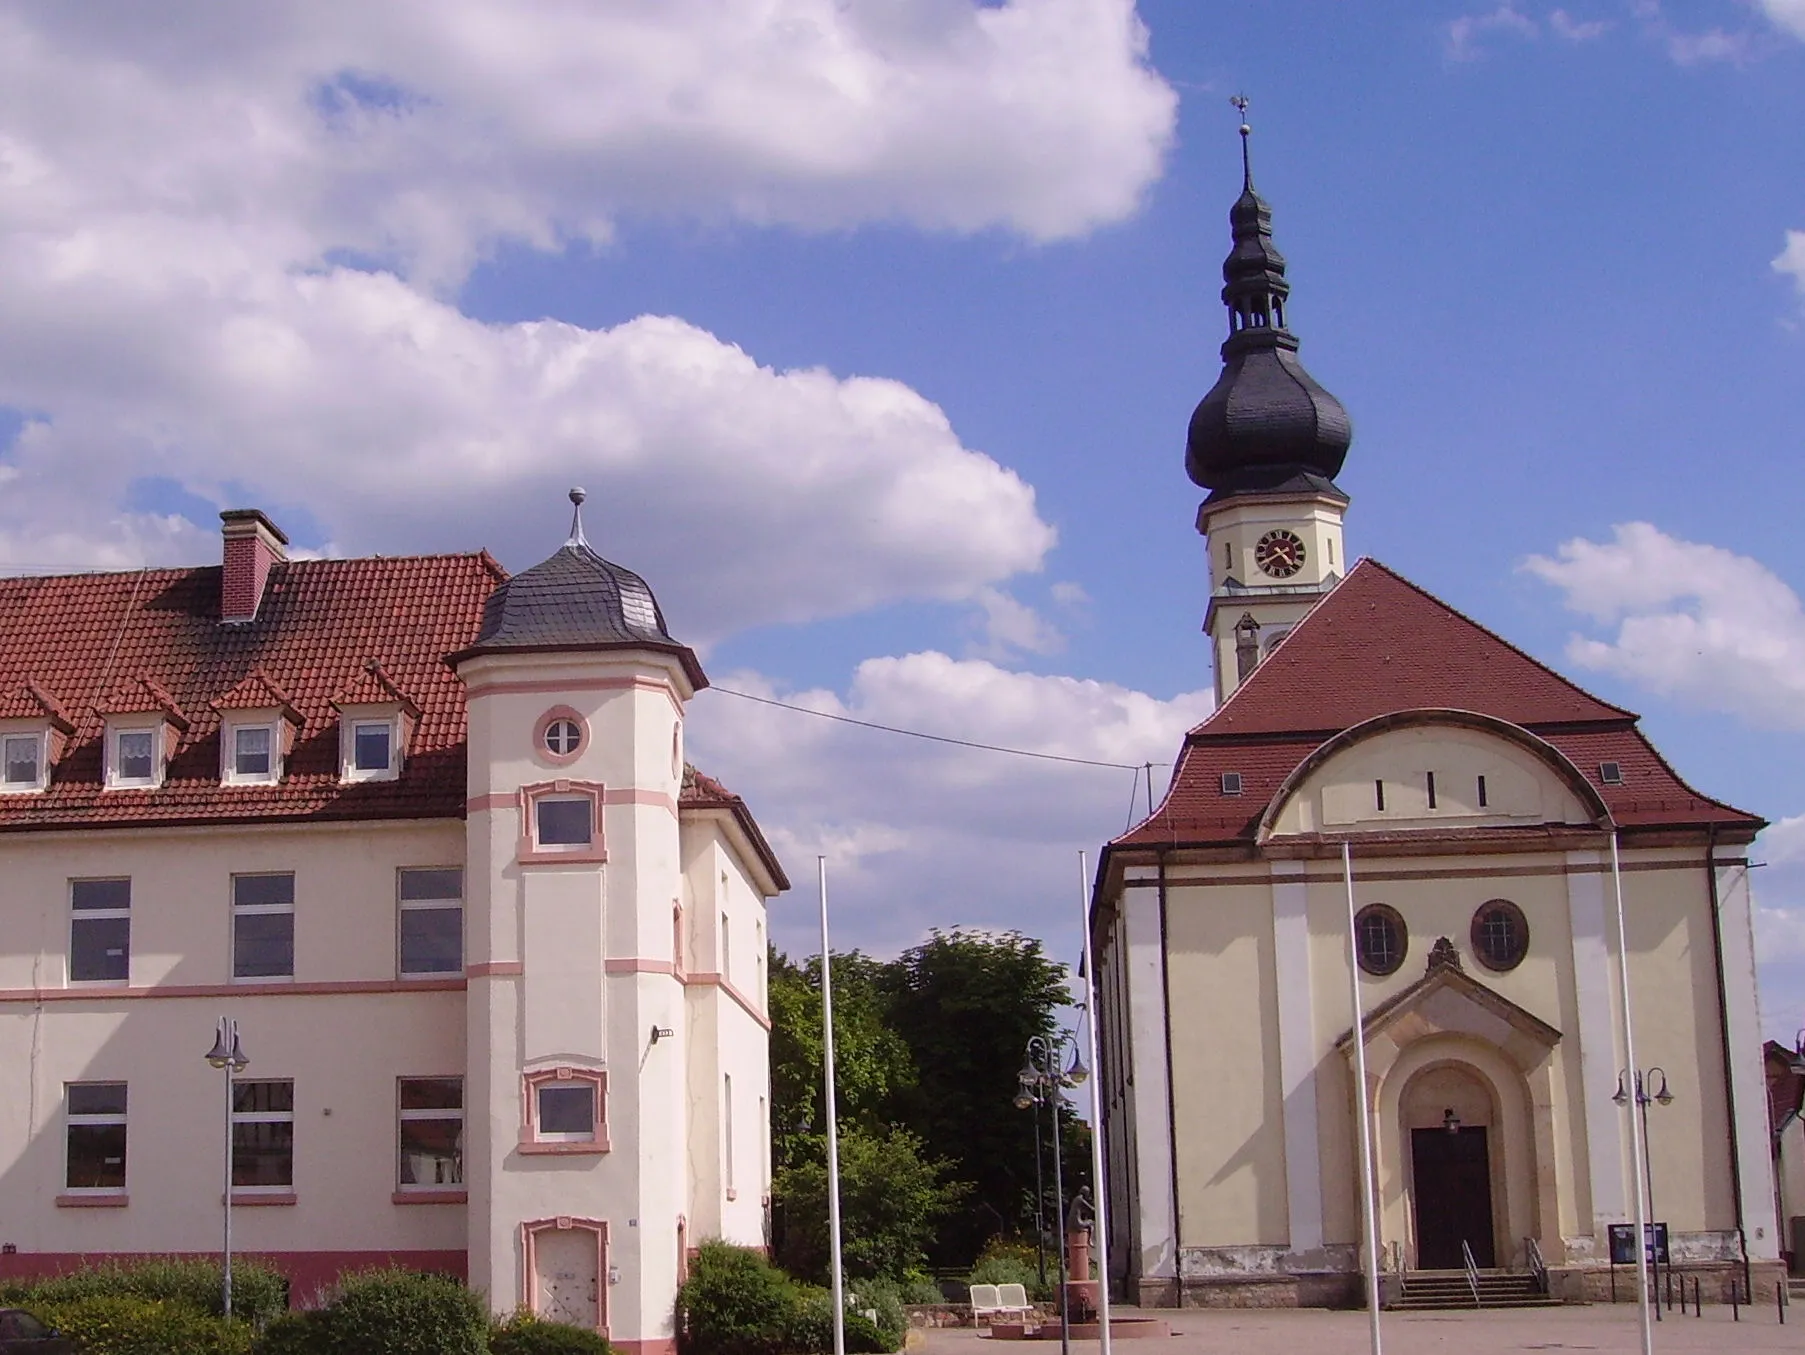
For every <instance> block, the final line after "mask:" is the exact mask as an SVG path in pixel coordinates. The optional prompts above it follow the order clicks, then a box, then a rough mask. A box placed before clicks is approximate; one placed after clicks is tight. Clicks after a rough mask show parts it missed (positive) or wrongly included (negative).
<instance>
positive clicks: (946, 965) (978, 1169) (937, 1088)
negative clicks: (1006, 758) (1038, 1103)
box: [835, 929, 1090, 1265]
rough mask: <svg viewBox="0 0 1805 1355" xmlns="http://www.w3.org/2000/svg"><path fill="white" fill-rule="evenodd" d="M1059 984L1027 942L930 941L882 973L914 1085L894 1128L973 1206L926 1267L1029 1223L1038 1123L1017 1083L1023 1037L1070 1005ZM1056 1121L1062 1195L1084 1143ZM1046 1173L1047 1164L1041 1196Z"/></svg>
mask: <svg viewBox="0 0 1805 1355" xmlns="http://www.w3.org/2000/svg"><path fill="white" fill-rule="evenodd" d="M1065 977H1066V970H1065V966H1064V965H1062V964H1060V963H1058V962H1057V961H1055V960H1051V959H1048V958H1047V956H1046V954H1045V952H1044V951H1043V950H1042V949H1041V944H1040V942H1039V941H1037V940H1034V939H1033V938H1031V937H1026V936H1023V935H1021V934H1020V933H1019V932H1008V933H1003V934H996V933H990V932H971V931H964V930H959V929H955V930H953V931H950V932H941V931H938V930H937V931H935V932H933V933H932V934H931V936H930V937H929V939H928V940H927V941H926V942H924V943H922V944H921V945H919V946H916V947H914V948H913V949H911V950H908V951H905V952H904V953H903V954H902V956H901V957H899V958H898V959H897V960H896V961H895V962H894V963H892V964H889V965H886V966H884V968H883V973H882V975H881V980H880V981H881V984H882V987H883V990H884V994H885V996H886V997H887V998H888V1003H887V1006H888V1017H889V1022H890V1025H891V1028H892V1029H893V1030H894V1031H895V1032H896V1033H897V1034H898V1035H899V1036H900V1037H901V1038H902V1040H903V1042H904V1043H905V1044H906V1045H907V1046H908V1049H909V1051H910V1053H911V1054H912V1055H913V1058H914V1063H915V1068H916V1078H915V1081H914V1084H913V1085H912V1086H910V1087H907V1088H903V1089H901V1090H900V1091H899V1093H898V1095H897V1097H896V1100H895V1106H896V1110H897V1112H898V1113H899V1121H900V1123H902V1124H904V1125H906V1126H907V1127H908V1128H909V1129H911V1130H913V1131H914V1133H915V1134H916V1135H917V1136H919V1138H920V1140H921V1142H922V1144H923V1146H924V1151H925V1152H926V1153H928V1154H929V1155H930V1156H933V1157H943V1158H947V1159H950V1160H952V1161H954V1162H956V1163H957V1164H958V1168H957V1170H958V1175H959V1176H960V1178H962V1179H964V1180H968V1181H970V1182H972V1187H973V1188H972V1194H971V1204H972V1206H974V1207H971V1208H967V1209H965V1210H963V1211H962V1212H961V1213H960V1214H959V1215H958V1216H956V1217H953V1218H949V1219H948V1220H946V1222H945V1223H944V1224H943V1226H942V1227H941V1229H940V1230H939V1232H938V1235H937V1238H936V1243H935V1245H934V1247H933V1248H932V1249H931V1255H932V1258H933V1260H934V1262H935V1263H936V1264H939V1265H966V1264H969V1263H970V1262H971V1261H972V1260H973V1259H974V1258H975V1257H976V1256H977V1255H978V1253H979V1252H980V1251H981V1250H982V1249H983V1246H984V1243H985V1242H986V1241H987V1240H988V1239H989V1238H990V1237H991V1236H992V1235H994V1234H996V1233H998V1232H1015V1231H1018V1230H1020V1229H1021V1228H1022V1226H1023V1224H1024V1223H1025V1222H1027V1221H1028V1220H1031V1218H1032V1214H1033V1206H1032V1201H1033V1195H1034V1133H1035V1124H1036V1117H1035V1115H1034V1114H1033V1113H1032V1112H1029V1111H1021V1110H1017V1109H1016V1108H1015V1104H1014V1100H1015V1094H1016V1090H1017V1082H1016V1078H1017V1075H1018V1074H1019V1072H1020V1071H1021V1066H1022V1059H1023V1054H1024V1051H1025V1050H1026V1048H1027V1045H1028V1041H1029V1039H1030V1038H1031V1037H1033V1036H1035V1035H1051V1034H1052V1033H1053V1031H1054V1029H1055V1022H1054V1017H1055V1013H1056V1012H1057V1011H1058V1010H1059V1008H1061V1007H1063V1006H1064V1005H1065V1004H1066V1002H1067V1001H1068V999H1069V994H1068V992H1067V989H1066V982H1065ZM835 1006H836V1009H837V1007H838V1003H837V1002H836V1004H835ZM1060 1115H1061V1118H1060V1137H1061V1141H1062V1146H1063V1147H1064V1149H1065V1151H1064V1153H1062V1155H1061V1157H1062V1165H1064V1164H1067V1163H1069V1164H1070V1165H1071V1166H1072V1167H1074V1168H1077V1169H1078V1172H1074V1173H1069V1174H1068V1175H1067V1178H1066V1189H1067V1195H1068V1197H1069V1196H1070V1195H1071V1194H1072V1193H1074V1192H1075V1191H1076V1190H1077V1188H1078V1186H1079V1185H1080V1184H1082V1183H1083V1181H1085V1180H1087V1179H1088V1178H1089V1175H1090V1173H1089V1170H1088V1169H1087V1168H1085V1167H1083V1165H1082V1163H1083V1158H1082V1157H1080V1156H1079V1153H1080V1152H1081V1151H1082V1150H1083V1148H1084V1147H1085V1146H1086V1145H1088V1143H1089V1139H1088V1136H1087V1134H1086V1131H1085V1126H1084V1125H1083V1124H1082V1122H1080V1121H1079V1120H1078V1119H1077V1117H1076V1116H1075V1115H1074V1114H1073V1113H1072V1112H1071V1111H1070V1110H1069V1109H1062V1110H1061V1112H1060ZM1043 1132H1045V1131H1044V1129H1043ZM1048 1151H1049V1153H1050V1142H1049V1146H1048ZM1080 1173H1081V1174H1080ZM1052 1175H1053V1172H1052V1161H1051V1157H1050V1156H1049V1157H1048V1159H1047V1162H1046V1189H1047V1191H1048V1197H1049V1199H1050V1198H1051V1191H1052ZM1024 1206H1025V1207H1026V1214H1027V1216H1028V1219H1026V1220H1025V1219H1024V1217H1023V1214H1024ZM1030 1226H1031V1225H1030ZM1048 1226H1049V1227H1051V1226H1052V1224H1051V1221H1050V1219H1049V1223H1048Z"/></svg>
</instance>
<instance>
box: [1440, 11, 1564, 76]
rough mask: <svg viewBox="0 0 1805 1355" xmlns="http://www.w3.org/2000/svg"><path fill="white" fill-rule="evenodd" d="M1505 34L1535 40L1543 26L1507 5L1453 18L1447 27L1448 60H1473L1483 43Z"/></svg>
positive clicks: (1478, 53) (1477, 55)
mask: <svg viewBox="0 0 1805 1355" xmlns="http://www.w3.org/2000/svg"><path fill="white" fill-rule="evenodd" d="M1494 33H1504V34H1508V35H1510V36H1512V37H1516V38H1534V37H1538V36H1540V34H1541V27H1540V25H1538V24H1537V23H1536V21H1535V20H1534V19H1532V18H1530V17H1529V16H1528V15H1527V14H1525V13H1523V11H1522V10H1520V9H1518V8H1517V7H1516V6H1515V5H1514V4H1511V3H1509V0H1506V2H1505V3H1504V4H1501V5H1499V6H1498V8H1496V9H1494V10H1490V11H1488V12H1487V13H1484V14H1463V15H1461V16H1460V17H1459V18H1456V19H1451V20H1449V22H1448V27H1447V44H1448V57H1449V59H1450V60H1453V61H1473V60H1475V59H1477V58H1478V57H1479V55H1480V53H1481V51H1482V47H1481V43H1482V42H1483V40H1484V39H1485V38H1486V37H1488V36H1490V35H1492V34H1494Z"/></svg>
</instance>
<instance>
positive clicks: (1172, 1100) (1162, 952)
mask: <svg viewBox="0 0 1805 1355" xmlns="http://www.w3.org/2000/svg"><path fill="white" fill-rule="evenodd" d="M1158 863H1159V981H1160V1001H1161V1004H1162V1005H1163V1006H1164V1008H1165V1019H1166V1146H1167V1148H1168V1150H1169V1151H1170V1152H1171V1155H1172V1285H1173V1290H1174V1296H1175V1297H1176V1299H1177V1306H1178V1307H1180V1308H1182V1307H1184V1306H1185V1276H1184V1254H1185V1253H1184V1229H1183V1227H1182V1226H1181V1224H1180V1220H1182V1219H1183V1218H1184V1208H1183V1206H1182V1205H1181V1204H1180V1202H1179V1195H1178V1085H1177V1083H1175V1082H1174V1081H1173V1077H1172V1074H1173V1066H1174V1065H1173V1058H1172V950H1171V946H1170V945H1169V944H1168V941H1167V936H1166V851H1165V848H1163V847H1162V848H1160V851H1159V858H1158Z"/></svg>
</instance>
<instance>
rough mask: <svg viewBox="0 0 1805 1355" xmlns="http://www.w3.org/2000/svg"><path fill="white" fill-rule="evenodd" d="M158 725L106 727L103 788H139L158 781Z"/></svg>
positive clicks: (160, 776)
mask: <svg viewBox="0 0 1805 1355" xmlns="http://www.w3.org/2000/svg"><path fill="white" fill-rule="evenodd" d="M162 728H163V727H162V725H161V724H157V725H140V726H137V727H136V728H132V727H127V728H116V727H113V726H112V725H110V724H109V727H108V729H107V788H108V789H109V790H130V789H133V788H138V789H142V788H144V787H146V786H156V785H159V784H161V782H162V779H163V778H162V771H163V768H162V765H161V764H162V761H163V759H162V758H161V757H159V756H158V753H159V751H160V750H159V748H158V745H159V744H161V743H162V742H163V740H162V739H161V738H160V737H159V736H160V734H161V733H162Z"/></svg>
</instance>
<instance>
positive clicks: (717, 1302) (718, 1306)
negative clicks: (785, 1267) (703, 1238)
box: [677, 1241, 798, 1355]
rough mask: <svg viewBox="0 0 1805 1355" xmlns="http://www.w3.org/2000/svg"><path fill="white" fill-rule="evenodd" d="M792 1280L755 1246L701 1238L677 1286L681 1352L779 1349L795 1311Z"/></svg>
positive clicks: (769, 1354)
mask: <svg viewBox="0 0 1805 1355" xmlns="http://www.w3.org/2000/svg"><path fill="white" fill-rule="evenodd" d="M797 1300H798V1293H797V1289H796V1285H795V1283H794V1282H793V1281H792V1280H791V1279H790V1278H789V1277H788V1276H787V1275H785V1274H784V1273H783V1272H782V1271H781V1270H778V1269H777V1268H776V1267H775V1266H773V1265H772V1264H771V1263H770V1262H769V1261H767V1260H766V1259H765V1258H764V1257H763V1256H762V1255H760V1254H759V1253H758V1252H755V1251H751V1250H749V1249H748V1248H745V1247H735V1246H732V1245H730V1244H729V1243H726V1242H720V1241H710V1242H704V1243H703V1244H702V1246H701V1247H700V1249H699V1250H698V1251H697V1252H696V1259H695V1260H694V1261H692V1262H691V1263H690V1268H689V1278H688V1279H687V1280H685V1281H684V1282H683V1287H682V1288H681V1289H679V1290H678V1291H677V1342H678V1345H679V1347H680V1348H681V1349H682V1350H683V1351H684V1352H685V1353H686V1355H780V1352H781V1351H782V1350H783V1349H784V1345H785V1341H786V1340H787V1337H788V1332H789V1327H790V1324H791V1322H792V1320H793V1318H794V1316H795V1311H796V1306H797Z"/></svg>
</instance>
